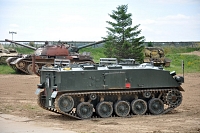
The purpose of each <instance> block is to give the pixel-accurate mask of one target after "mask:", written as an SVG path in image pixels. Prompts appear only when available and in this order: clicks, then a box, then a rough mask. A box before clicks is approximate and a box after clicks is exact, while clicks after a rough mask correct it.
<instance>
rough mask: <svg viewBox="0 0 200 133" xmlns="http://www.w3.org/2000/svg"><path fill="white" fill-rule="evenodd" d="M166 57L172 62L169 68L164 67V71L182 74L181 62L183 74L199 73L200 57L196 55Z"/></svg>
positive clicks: (169, 55)
mask: <svg viewBox="0 0 200 133" xmlns="http://www.w3.org/2000/svg"><path fill="white" fill-rule="evenodd" d="M166 57H167V58H169V59H171V60H172V62H171V64H170V67H168V68H167V67H166V68H165V69H166V70H169V71H176V72H177V73H182V60H183V61H184V70H185V73H195V72H200V57H199V56H197V55H183V54H168V55H166Z"/></svg>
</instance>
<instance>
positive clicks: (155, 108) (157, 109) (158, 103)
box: [149, 98, 164, 115]
mask: <svg viewBox="0 0 200 133" xmlns="http://www.w3.org/2000/svg"><path fill="white" fill-rule="evenodd" d="M149 111H150V112H151V113H152V114H154V115H158V114H161V113H162V112H163V111H164V103H163V101H162V100H160V99H159V98H153V99H151V100H150V101H149Z"/></svg>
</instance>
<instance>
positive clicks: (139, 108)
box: [131, 99, 147, 115]
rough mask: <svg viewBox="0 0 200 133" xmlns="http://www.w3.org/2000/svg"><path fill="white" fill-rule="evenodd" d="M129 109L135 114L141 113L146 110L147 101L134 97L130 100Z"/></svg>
mask: <svg viewBox="0 0 200 133" xmlns="http://www.w3.org/2000/svg"><path fill="white" fill-rule="evenodd" d="M131 109H132V111H133V113H134V114H136V115H143V114H145V113H146V111H147V103H146V101H144V100H142V99H135V100H133V101H132V102H131Z"/></svg>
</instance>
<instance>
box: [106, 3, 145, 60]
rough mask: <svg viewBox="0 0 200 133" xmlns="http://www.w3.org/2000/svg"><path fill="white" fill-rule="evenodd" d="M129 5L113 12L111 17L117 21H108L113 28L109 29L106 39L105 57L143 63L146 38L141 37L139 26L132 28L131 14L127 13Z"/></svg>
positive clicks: (119, 7)
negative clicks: (134, 60) (131, 59)
mask: <svg viewBox="0 0 200 133" xmlns="http://www.w3.org/2000/svg"><path fill="white" fill-rule="evenodd" d="M127 9H128V5H121V6H118V7H117V10H116V11H115V10H113V11H112V14H109V16H110V17H111V18H112V19H113V20H114V21H115V22H111V21H106V22H107V23H108V24H109V25H111V27H106V28H107V30H108V31H107V33H108V35H107V36H106V37H104V39H106V40H107V42H106V43H105V45H104V48H105V55H106V56H107V57H113V58H118V59H122V58H123V59H129V58H133V59H136V60H138V61H140V62H142V61H143V58H144V55H143V49H144V47H143V46H141V44H143V43H144V36H139V34H140V33H141V30H138V27H139V26H140V25H139V24H138V25H136V26H134V27H133V28H132V27H131V26H132V19H131V16H132V14H131V13H127Z"/></svg>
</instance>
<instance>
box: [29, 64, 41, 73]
mask: <svg viewBox="0 0 200 133" xmlns="http://www.w3.org/2000/svg"><path fill="white" fill-rule="evenodd" d="M27 70H28V73H29V74H34V72H33V65H32V64H29V65H28V67H27ZM38 70H39V66H38V65H37V64H35V71H36V72H37V71H38Z"/></svg>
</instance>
